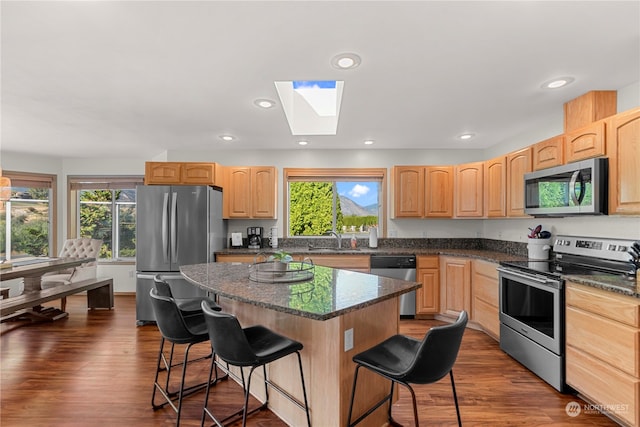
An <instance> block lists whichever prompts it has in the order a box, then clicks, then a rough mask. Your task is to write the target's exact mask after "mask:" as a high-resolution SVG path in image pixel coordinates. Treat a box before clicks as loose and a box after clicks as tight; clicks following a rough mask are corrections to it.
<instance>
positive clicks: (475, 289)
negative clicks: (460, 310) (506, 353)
mask: <svg viewBox="0 0 640 427" xmlns="http://www.w3.org/2000/svg"><path fill="white" fill-rule="evenodd" d="M472 268H473V272H472V275H471V298H472V305H471V311H472V313H471V320H474V321H475V322H477V323H478V324H479V325H480V326H482V329H484V331H485V332H487V333H488V334H489V335H491V336H492V337H494V338H496V339H499V338H500V318H499V314H498V305H499V303H498V270H497V268H498V264H496V263H493V262H488V261H482V260H473V263H472Z"/></svg>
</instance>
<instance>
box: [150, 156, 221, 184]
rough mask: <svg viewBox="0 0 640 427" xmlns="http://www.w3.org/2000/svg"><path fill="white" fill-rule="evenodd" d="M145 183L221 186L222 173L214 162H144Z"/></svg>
mask: <svg viewBox="0 0 640 427" xmlns="http://www.w3.org/2000/svg"><path fill="white" fill-rule="evenodd" d="M144 169H145V171H144V172H145V173H144V182H145V184H147V185H156V184H158V185H217V186H222V173H221V171H220V166H219V165H217V164H216V163H195V162H145V165H144Z"/></svg>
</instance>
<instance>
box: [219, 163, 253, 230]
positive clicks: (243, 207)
mask: <svg viewBox="0 0 640 427" xmlns="http://www.w3.org/2000/svg"><path fill="white" fill-rule="evenodd" d="M225 181H226V182H225V189H224V191H223V192H222V195H223V198H224V212H225V218H250V217H251V168H249V167H237V166H234V167H229V168H227V174H226V180H225Z"/></svg>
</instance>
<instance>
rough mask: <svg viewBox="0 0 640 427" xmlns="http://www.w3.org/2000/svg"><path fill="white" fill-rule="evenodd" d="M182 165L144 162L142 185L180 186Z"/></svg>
mask: <svg viewBox="0 0 640 427" xmlns="http://www.w3.org/2000/svg"><path fill="white" fill-rule="evenodd" d="M181 170H182V163H175V162H146V163H145V164H144V183H145V184H147V185H153V184H180V179H181Z"/></svg>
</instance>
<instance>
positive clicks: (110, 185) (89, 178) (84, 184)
mask: <svg viewBox="0 0 640 427" xmlns="http://www.w3.org/2000/svg"><path fill="white" fill-rule="evenodd" d="M143 184H144V176H143V175H121V176H120V175H118V176H116V175H68V176H67V195H68V197H67V230H68V232H67V235H68V236H69V238H70V239H73V238H76V239H77V238H79V237H80V192H81V191H82V190H123V189H134V190H135V188H136V186H138V185H143ZM136 204H137V200H136ZM116 206H117V201H116V200H113V201H112V208H113V209H112V214H113V215H114V219H115V215H116V210H115V207H116ZM114 226H115V221H114V222H113V224H112V227H114ZM112 231H113V230H112ZM116 238H117V236H115V235H114V241H115V239H116ZM114 245H115V242H114ZM98 261H99V262H108V263H111V264H132V263H135V258H120V257H118V258H116V257H113V255H112V257H111V258H108V259H107V258H100V259H99V260H98Z"/></svg>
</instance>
